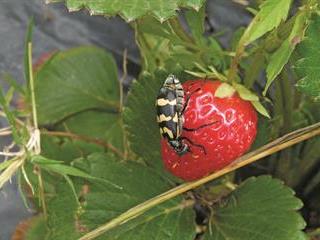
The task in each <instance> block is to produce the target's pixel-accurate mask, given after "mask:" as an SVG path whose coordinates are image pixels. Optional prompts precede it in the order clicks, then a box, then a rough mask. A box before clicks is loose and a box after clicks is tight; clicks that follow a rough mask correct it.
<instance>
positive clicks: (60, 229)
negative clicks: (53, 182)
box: [45, 182, 80, 240]
mask: <svg viewBox="0 0 320 240" xmlns="http://www.w3.org/2000/svg"><path fill="white" fill-rule="evenodd" d="M56 194H57V195H55V196H54V197H53V198H52V199H50V200H49V201H48V206H47V208H48V219H47V228H46V229H47V235H46V238H45V239H47V240H54V239H59V240H71V239H72V240H73V239H78V237H79V236H80V234H79V228H80V226H79V224H78V222H77V212H78V211H80V209H79V205H78V203H77V202H76V201H75V200H74V194H73V192H72V191H71V190H70V187H69V186H68V185H67V184H66V183H65V182H61V183H59V184H57V186H56Z"/></svg>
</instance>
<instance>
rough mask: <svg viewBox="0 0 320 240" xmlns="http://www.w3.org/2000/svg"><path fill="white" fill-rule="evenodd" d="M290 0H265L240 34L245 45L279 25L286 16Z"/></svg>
mask: <svg viewBox="0 0 320 240" xmlns="http://www.w3.org/2000/svg"><path fill="white" fill-rule="evenodd" d="M291 2H292V0H266V1H264V2H263V3H262V4H261V6H260V10H259V12H258V13H257V15H256V16H255V17H254V18H253V20H252V22H251V23H250V25H249V26H248V28H247V30H246V31H245V32H244V35H243V36H242V40H241V41H244V44H245V45H248V44H249V43H251V42H253V41H254V40H256V39H258V38H259V37H261V36H263V35H264V34H265V33H267V32H269V31H271V30H272V29H274V28H276V27H278V26H279V24H280V23H281V21H283V20H285V19H286V18H287V16H288V12H289V9H290V5H291Z"/></svg>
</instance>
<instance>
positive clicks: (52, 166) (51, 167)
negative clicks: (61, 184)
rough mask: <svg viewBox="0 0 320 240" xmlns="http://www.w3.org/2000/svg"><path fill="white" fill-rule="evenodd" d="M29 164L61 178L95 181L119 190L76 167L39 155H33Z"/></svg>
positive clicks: (115, 186) (110, 183) (112, 184)
mask: <svg viewBox="0 0 320 240" xmlns="http://www.w3.org/2000/svg"><path fill="white" fill-rule="evenodd" d="M31 162H33V163H36V164H38V165H39V166H40V167H41V168H42V169H45V170H46V171H49V172H53V173H56V174H59V175H62V176H73V177H80V178H85V179H89V180H95V181H99V182H103V183H105V184H109V185H111V186H112V187H113V188H120V187H119V186H118V185H116V184H114V183H112V182H109V181H106V180H103V179H100V178H98V177H95V176H94V175H90V174H87V173H86V172H84V171H82V170H80V169H78V168H76V167H73V166H68V165H65V164H62V163H61V161H57V160H52V159H48V158H45V157H43V156H40V155H35V156H32V157H31ZM66 180H67V181H68V182H69V179H67V178H66Z"/></svg>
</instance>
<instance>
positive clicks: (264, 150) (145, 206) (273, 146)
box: [79, 122, 320, 240]
mask: <svg viewBox="0 0 320 240" xmlns="http://www.w3.org/2000/svg"><path fill="white" fill-rule="evenodd" d="M317 135H320V122H319V123H317V124H314V125H311V126H308V127H306V128H302V129H299V130H297V131H294V132H292V133H289V134H287V135H285V136H283V137H280V138H278V139H276V140H275V141H273V142H271V143H269V144H266V145H265V146H263V147H261V148H259V149H257V150H255V151H253V152H250V153H248V154H245V155H243V156H242V157H240V158H238V159H237V160H236V161H235V162H233V163H232V164H230V165H228V166H227V167H225V168H224V169H222V170H220V171H217V172H215V173H213V174H211V175H209V176H207V177H204V178H201V179H199V180H197V181H194V182H189V183H184V184H181V185H180V186H177V187H175V188H173V189H171V190H169V191H167V192H164V193H162V194H160V195H158V196H156V197H154V198H151V199H149V200H147V201H145V202H143V203H141V204H139V205H137V206H135V207H133V208H131V209H129V210H128V211H126V212H124V213H122V214H120V215H119V216H118V217H116V218H114V219H112V220H111V221H109V222H107V223H106V224H104V225H102V226H100V227H98V228H96V229H94V230H93V231H91V232H89V233H87V234H85V235H84V236H82V237H81V238H79V240H91V239H95V238H96V237H99V236H100V235H102V234H103V233H105V232H107V231H109V230H111V229H113V228H115V227H117V226H120V225H122V224H124V223H126V222H128V221H129V220H132V219H134V218H136V217H138V216H140V215H141V214H143V213H144V212H146V211H147V210H149V209H151V208H153V207H155V206H157V205H159V204H161V203H163V202H165V201H168V200H170V199H172V198H174V197H176V196H178V195H180V194H183V193H185V192H187V191H190V190H192V189H194V188H197V187H199V186H201V185H203V184H205V183H207V182H210V181H212V180H214V179H217V178H219V177H221V176H223V175H225V174H227V173H230V172H232V171H235V170H237V169H239V168H241V167H243V166H246V165H248V164H250V163H253V162H255V161H257V160H259V159H262V158H264V157H266V156H269V155H271V154H273V153H275V152H278V151H281V150H283V149H285V148H288V147H290V146H292V145H294V144H296V143H299V142H302V141H304V140H306V139H309V138H311V137H314V136H317Z"/></svg>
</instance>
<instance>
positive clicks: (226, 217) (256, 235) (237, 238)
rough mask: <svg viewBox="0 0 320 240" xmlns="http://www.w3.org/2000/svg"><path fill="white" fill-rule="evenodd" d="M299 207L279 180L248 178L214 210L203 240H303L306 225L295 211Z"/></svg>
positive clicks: (300, 203)
mask: <svg viewBox="0 0 320 240" xmlns="http://www.w3.org/2000/svg"><path fill="white" fill-rule="evenodd" d="M301 207H302V202H301V201H300V200H299V199H298V198H296V197H295V196H294V192H293V191H292V190H291V189H290V188H288V187H286V186H284V185H283V183H282V182H280V181H279V180H276V179H272V178H271V177H270V176H260V177H257V178H255V177H252V178H249V179H248V180H246V181H245V182H243V183H242V184H241V185H240V186H239V187H238V188H237V189H236V190H235V191H234V192H233V193H231V194H230V195H229V196H228V197H227V198H226V199H224V201H223V200H222V201H221V202H220V203H219V204H218V205H217V206H215V207H214V209H213V211H212V218H211V221H210V229H211V231H210V232H207V233H206V236H205V239H206V240H209V239H215V240H243V239H259V240H279V239H281V240H304V239H306V237H305V235H304V233H303V232H302V229H303V228H304V227H305V225H306V224H305V222H304V220H303V218H302V217H301V215H300V214H299V213H298V212H297V210H299V209H300V208H301Z"/></svg>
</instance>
